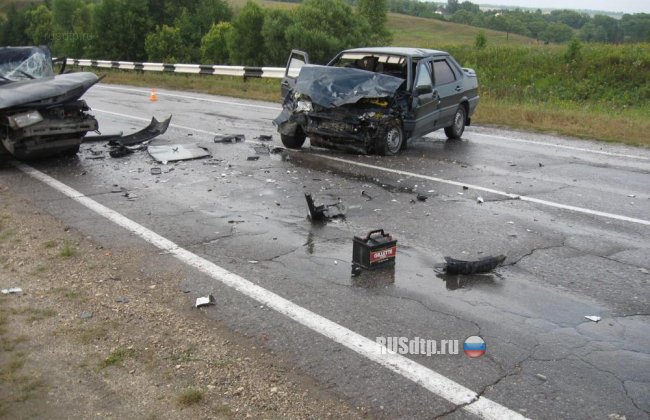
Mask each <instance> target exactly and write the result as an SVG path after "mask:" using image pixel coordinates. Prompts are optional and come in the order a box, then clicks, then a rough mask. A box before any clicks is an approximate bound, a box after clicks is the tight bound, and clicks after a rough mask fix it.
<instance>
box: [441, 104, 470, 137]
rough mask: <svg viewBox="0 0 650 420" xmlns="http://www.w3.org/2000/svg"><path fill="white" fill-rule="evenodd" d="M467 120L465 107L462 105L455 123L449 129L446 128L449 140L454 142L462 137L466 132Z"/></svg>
mask: <svg viewBox="0 0 650 420" xmlns="http://www.w3.org/2000/svg"><path fill="white" fill-rule="evenodd" d="M465 120H466V115H465V107H464V106H462V105H461V106H459V107H458V109H457V110H456V113H455V114H454V122H453V123H452V124H451V125H450V126H449V127H445V134H446V135H447V138H449V139H452V140H457V139H460V136H462V135H463V132H464V131H465Z"/></svg>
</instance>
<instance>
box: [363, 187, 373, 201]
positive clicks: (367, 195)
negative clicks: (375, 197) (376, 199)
mask: <svg viewBox="0 0 650 420" xmlns="http://www.w3.org/2000/svg"><path fill="white" fill-rule="evenodd" d="M361 195H362V196H363V197H366V199H367V201H370V200H372V197H371V196H370V194H368V193H367V192H366V191H365V190H364V191H361Z"/></svg>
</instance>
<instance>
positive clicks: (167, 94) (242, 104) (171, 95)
mask: <svg viewBox="0 0 650 420" xmlns="http://www.w3.org/2000/svg"><path fill="white" fill-rule="evenodd" d="M96 86H97V87H98V88H101V89H108V90H120V91H123V92H134V93H144V94H146V95H148V94H149V92H148V91H146V90H141V89H130V88H123V87H117V86H106V85H104V84H100V85H96ZM157 94H158V96H169V97H172V98H181V99H192V100H195V101H203V102H211V103H214V104H222V105H235V106H243V107H248V108H259V109H271V110H273V111H281V110H282V107H280V106H276V107H274V106H265V105H256V104H246V103H243V102H234V101H224V100H220V99H210V98H201V97H199V96H189V95H179V94H177V93H169V92H157ZM278 98H279V96H278Z"/></svg>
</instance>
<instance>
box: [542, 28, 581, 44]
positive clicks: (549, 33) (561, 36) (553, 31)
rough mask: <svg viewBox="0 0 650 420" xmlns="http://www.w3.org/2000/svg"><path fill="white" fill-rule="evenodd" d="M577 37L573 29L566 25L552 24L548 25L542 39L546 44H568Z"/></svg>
mask: <svg viewBox="0 0 650 420" xmlns="http://www.w3.org/2000/svg"><path fill="white" fill-rule="evenodd" d="M574 35H575V32H574V31H573V29H572V28H571V27H570V26H568V25H565V24H564V23H551V24H550V25H548V27H547V28H546V30H545V31H544V33H542V39H543V40H544V41H545V42H556V43H562V42H567V41H568V40H570V39H571V38H572V37H573V36H574Z"/></svg>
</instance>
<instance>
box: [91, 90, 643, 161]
mask: <svg viewBox="0 0 650 420" xmlns="http://www.w3.org/2000/svg"><path fill="white" fill-rule="evenodd" d="M96 86H97V87H99V88H102V89H108V90H118V91H124V92H136V93H143V94H147V93H148V92H147V91H146V90H141V89H131V88H123V87H117V86H107V85H105V84H99V85H96ZM159 94H161V95H166V96H171V97H177V98H183V99H193V100H197V101H205V102H212V103H217V104H224V105H238V106H244V107H249V108H260V109H271V110H274V111H281V110H282V107H280V106H278V107H270V106H264V105H256V104H246V103H242V102H236V101H223V100H217V99H210V98H201V97H198V96H190V95H178V94H175V93H166V92H163V93H159ZM470 130H471V129H470ZM470 130H468V133H469V134H472V135H477V136H483V137H493V138H497V139H501V140H508V141H514V142H519V143H527V144H535V145H537V146H546V147H559V148H561V149H567V150H575V151H577V152H586V153H595V154H599V155H605V156H615V157H623V158H628V159H639V160H650V157H647V156H639V155H628V154H624V153H615V152H605V151H603V150H594V149H586V148H583V147H575V146H566V145H562V144H553V143H547V142H543V141H535V140H524V139H516V138H513V137H505V136H497V135H495V134H484V133H477V132H474V131H470Z"/></svg>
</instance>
